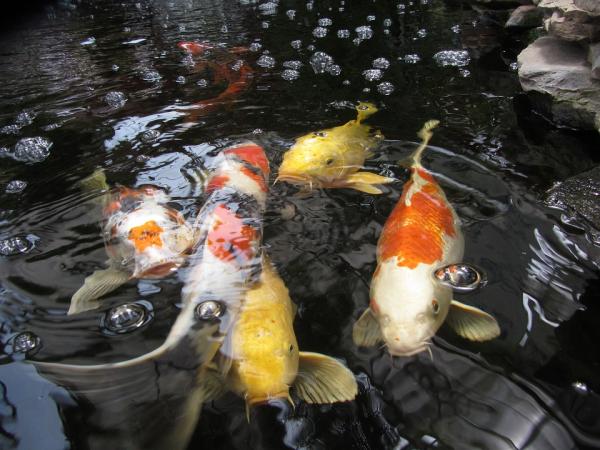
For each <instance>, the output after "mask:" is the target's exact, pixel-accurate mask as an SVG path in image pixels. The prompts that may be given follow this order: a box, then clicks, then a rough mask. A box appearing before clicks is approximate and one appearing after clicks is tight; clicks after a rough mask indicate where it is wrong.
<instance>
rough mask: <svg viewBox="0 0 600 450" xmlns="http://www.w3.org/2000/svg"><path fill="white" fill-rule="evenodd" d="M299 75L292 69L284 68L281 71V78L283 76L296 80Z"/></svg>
mask: <svg viewBox="0 0 600 450" xmlns="http://www.w3.org/2000/svg"><path fill="white" fill-rule="evenodd" d="M299 77H300V72H298V71H297V70H294V69H285V70H284V71H283V72H281V78H283V79H284V80H286V81H294V80H297V79H298V78H299Z"/></svg>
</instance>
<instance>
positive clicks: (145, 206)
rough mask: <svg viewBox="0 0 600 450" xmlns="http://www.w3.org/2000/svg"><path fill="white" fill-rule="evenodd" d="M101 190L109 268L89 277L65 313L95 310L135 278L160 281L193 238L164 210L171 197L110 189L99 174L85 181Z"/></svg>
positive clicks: (150, 190) (151, 189)
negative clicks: (102, 299)
mask: <svg viewBox="0 0 600 450" xmlns="http://www.w3.org/2000/svg"><path fill="white" fill-rule="evenodd" d="M86 185H87V187H88V188H99V189H103V190H105V191H107V192H106V194H105V195H104V196H103V197H102V203H103V204H104V208H103V222H104V226H103V235H104V243H105V247H106V253H107V254H108V256H109V261H108V265H109V267H108V269H104V270H97V271H96V272H94V273H93V274H92V275H90V276H89V277H87V278H86V279H85V281H84V284H83V286H82V287H81V288H80V289H79V290H78V291H77V292H76V293H75V294H74V295H73V297H72V298H71V305H70V308H69V312H68V314H74V313H78V312H82V311H86V310H89V309H94V308H96V307H98V303H97V302H96V300H97V299H98V298H100V297H101V296H103V295H105V294H107V293H109V292H111V291H113V290H115V289H117V288H118V287H119V286H121V285H122V284H124V283H126V282H127V281H129V280H131V279H136V278H164V277H166V276H168V275H169V274H171V273H172V272H173V271H175V270H177V268H179V267H180V266H181V265H182V264H183V263H184V262H185V259H186V256H187V253H188V252H189V251H190V250H191V248H192V247H193V245H194V242H195V239H194V233H193V231H192V228H191V227H190V226H189V225H188V224H187V223H186V221H185V219H184V217H183V216H182V215H181V213H180V212H179V211H177V210H175V209H174V208H172V207H170V206H168V205H167V203H168V202H169V201H170V197H169V195H168V194H167V193H166V192H165V191H164V190H162V189H160V188H158V187H156V186H151V185H145V186H141V187H139V188H135V189H133V188H128V187H124V186H119V187H116V188H114V189H112V190H109V188H108V185H107V184H106V177H105V175H104V172H103V171H96V172H95V173H94V174H93V175H91V176H90V177H89V178H87V179H86V180H84V186H86Z"/></svg>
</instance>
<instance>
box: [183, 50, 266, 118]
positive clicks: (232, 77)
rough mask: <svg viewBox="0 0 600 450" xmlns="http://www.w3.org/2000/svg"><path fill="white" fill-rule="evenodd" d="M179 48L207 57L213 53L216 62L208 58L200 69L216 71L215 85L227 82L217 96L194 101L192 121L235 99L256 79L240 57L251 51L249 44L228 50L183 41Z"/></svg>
mask: <svg viewBox="0 0 600 450" xmlns="http://www.w3.org/2000/svg"><path fill="white" fill-rule="evenodd" d="M178 46H179V48H181V49H182V50H184V51H186V52H188V53H189V54H191V55H193V56H200V57H203V56H205V55H206V54H207V53H208V52H210V53H211V54H213V57H214V58H215V60H214V61H211V60H208V59H204V60H202V61H200V62H198V63H197V67H196V68H197V70H204V69H206V68H208V69H210V70H211V72H212V73H213V82H214V83H215V84H218V83H221V82H226V83H227V87H226V88H225V90H224V91H222V92H221V93H219V94H218V95H217V96H216V97H213V98H209V99H206V100H201V101H198V102H196V103H194V104H193V106H192V108H191V109H190V110H189V111H188V113H187V115H188V118H189V119H190V120H192V121H194V120H197V119H198V118H200V117H202V116H205V115H207V114H210V113H212V112H213V111H214V110H216V109H218V108H219V107H221V106H223V105H226V104H229V103H231V102H233V101H234V100H235V99H236V98H237V97H239V96H240V95H241V94H242V93H244V92H245V91H247V90H248V89H249V88H250V86H251V84H252V80H253V78H254V71H253V70H252V68H251V67H250V66H249V65H248V63H246V62H245V61H243V60H241V59H239V58H238V56H239V55H241V54H244V53H247V52H248V49H247V48H245V47H233V48H230V49H224V48H222V47H215V46H213V45H211V44H208V43H201V42H180V43H179V44H178Z"/></svg>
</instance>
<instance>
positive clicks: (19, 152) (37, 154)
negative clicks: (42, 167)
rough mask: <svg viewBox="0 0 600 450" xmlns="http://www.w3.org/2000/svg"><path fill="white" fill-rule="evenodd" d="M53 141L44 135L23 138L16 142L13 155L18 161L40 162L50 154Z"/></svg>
mask: <svg viewBox="0 0 600 450" xmlns="http://www.w3.org/2000/svg"><path fill="white" fill-rule="evenodd" d="M50 147H52V142H51V141H50V140H48V139H46V138H44V137H41V136H36V137H32V138H23V139H21V140H20V141H19V142H17V143H16V145H15V148H14V150H13V152H12V154H11V156H12V157H13V158H14V159H16V160H17V161H25V162H40V161H43V160H44V159H46V158H47V157H48V156H49V155H50Z"/></svg>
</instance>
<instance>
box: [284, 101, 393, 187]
mask: <svg viewBox="0 0 600 450" xmlns="http://www.w3.org/2000/svg"><path fill="white" fill-rule="evenodd" d="M356 111H357V117H356V119H355V120H351V121H349V122H347V123H346V124H344V125H340V126H338V127H335V128H329V129H326V130H320V131H315V132H312V133H309V134H307V135H305V136H302V137H299V138H298V139H296V142H295V143H294V145H293V146H292V148H290V149H289V150H288V151H287V152H285V154H284V155H283V162H282V163H281V166H280V167H279V174H278V177H277V180H282V181H287V182H289V183H293V184H298V185H302V186H304V187H308V188H309V189H312V188H313V187H317V188H350V189H356V190H358V191H362V192H367V193H370V194H381V190H380V189H379V188H378V187H377V186H376V185H378V184H385V183H391V182H392V181H395V180H394V179H393V178H387V177H383V176H381V175H377V174H374V173H371V172H362V171H360V169H362V167H363V165H364V162H365V159H366V158H369V157H371V156H372V155H373V153H372V150H373V149H374V148H375V147H376V146H377V145H378V144H379V142H381V140H383V136H382V135H381V133H380V132H373V130H372V127H370V126H369V125H366V124H364V123H363V121H364V120H365V119H366V118H367V117H369V116H370V115H372V114H375V113H376V112H377V108H376V107H375V105H373V104H372V103H359V104H358V106H357V107H356Z"/></svg>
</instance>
